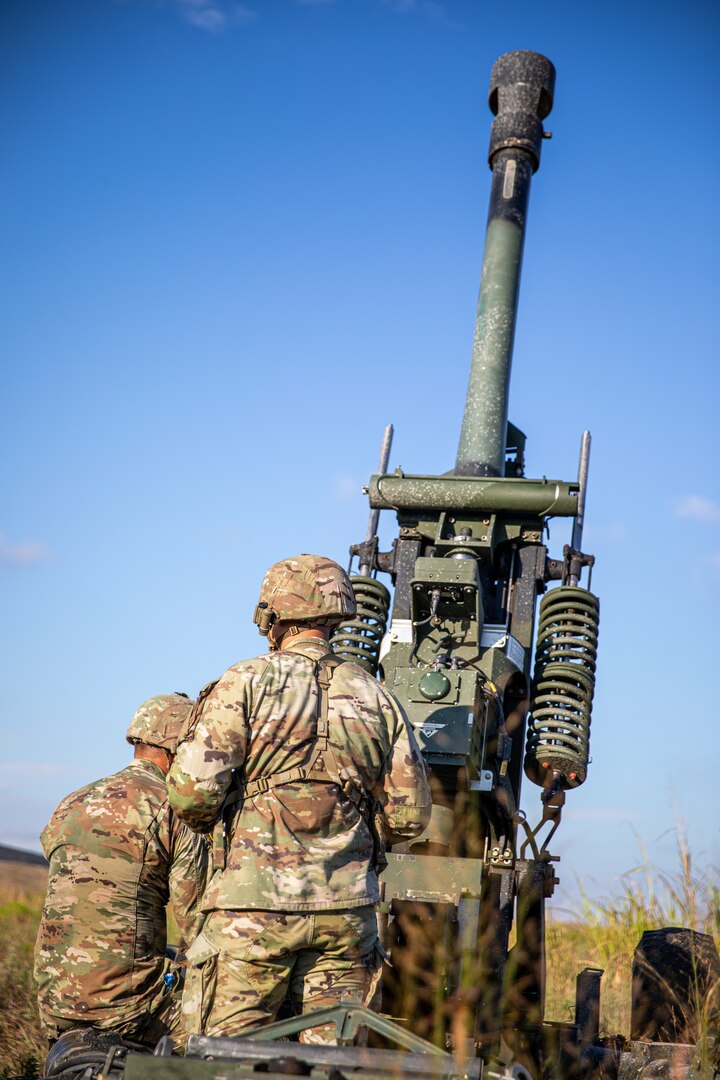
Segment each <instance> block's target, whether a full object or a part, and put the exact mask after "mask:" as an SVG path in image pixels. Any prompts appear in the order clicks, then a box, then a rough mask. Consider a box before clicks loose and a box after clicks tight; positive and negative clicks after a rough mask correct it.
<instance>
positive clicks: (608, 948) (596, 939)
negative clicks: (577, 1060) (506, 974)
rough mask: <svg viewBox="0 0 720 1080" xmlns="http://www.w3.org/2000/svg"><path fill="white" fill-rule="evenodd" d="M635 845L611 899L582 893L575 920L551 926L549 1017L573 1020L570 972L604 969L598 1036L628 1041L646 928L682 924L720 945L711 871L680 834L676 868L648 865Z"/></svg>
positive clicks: (716, 885)
mask: <svg viewBox="0 0 720 1080" xmlns="http://www.w3.org/2000/svg"><path fill="white" fill-rule="evenodd" d="M638 847H639V850H640V861H639V863H638V865H637V866H635V867H633V868H632V869H631V870H628V871H627V873H625V874H623V876H622V877H621V878H620V880H619V883H618V886H617V888H616V889H615V891H614V892H613V893H612V894H611V895H609V896H607V897H604V898H600V899H596V898H593V897H591V896H589V895H588V894H587V892H585V891H584V890H583V891H582V902H581V904H580V906H579V909H578V911H577V912H576V913H575V916H574V918H571V919H570V920H569V921H562V922H561V921H559V920H555V919H551V920H550V921H549V928H548V950H547V953H548V997H547V1007H546V1016H547V1019H550V1020H569V1019H572V1015H573V1011H574V1007H575V976H576V974H577V973H578V971H580V970H581V969H582V968H584V967H597V968H603V970H604V972H605V974H604V975H603V979H602V984H601V986H602V989H601V999H600V1023H601V1031H602V1033H604V1034H607V1035H612V1034H622V1035H625V1036H626V1037H627V1036H629V1034H630V1002H631V984H632V977H631V970H632V957H633V952H634V950H635V946H636V945H637V944H638V942H639V941H640V938H641V937H642V935H643V933H645V931H646V930H652V929H655V928H657V927H662V926H685V927H688V928H689V929H690V930H696V931H698V932H700V933H703V934H709V935H710V936H711V937H713V938H714V940H715V944H716V945H717V946H718V948H720V876H719V875H718V871H717V869H715V868H710V869H706V870H698V869H696V868H695V867H694V865H693V858H692V855H691V852H690V849H689V847H688V844H687V840H686V838H685V837H684V835H683V834H682V833H681V832H679V833H678V835H677V843H676V863H675V865H674V866H673V867H672V868H671V869H669V870H668V869H663V868H662V867H658V866H656V865H654V864H653V862H652V861H651V859H650V858H649V856H648V853H647V851H646V849H645V848H644V846H643V845H642V843H641V842H640V841H639V840H638Z"/></svg>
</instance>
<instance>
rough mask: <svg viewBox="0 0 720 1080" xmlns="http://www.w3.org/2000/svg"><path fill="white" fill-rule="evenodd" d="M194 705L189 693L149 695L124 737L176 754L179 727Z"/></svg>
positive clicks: (132, 741)
mask: <svg viewBox="0 0 720 1080" xmlns="http://www.w3.org/2000/svg"><path fill="white" fill-rule="evenodd" d="M193 704H194V702H192V701H191V700H190V698H188V697H187V695H186V694H158V695H157V697H151V698H148V700H147V701H144V702H143V703H142V705H141V706H140V708H139V709H138V710H137V712H136V713H135V715H134V716H133V718H132V720H131V721H130V727H129V728H128V729H127V733H126V735H125V738H126V739H127V741H128V742H129V743H145V745H147V746H159V747H161V748H162V749H163V750H168V751H169V752H170V753H171V754H174V753H175V748H176V746H177V744H178V738H179V735H180V730H181V728H182V726H183V724H184V723H185V721H186V720H187V718H188V717H189V715H190V713H191V711H192V707H193Z"/></svg>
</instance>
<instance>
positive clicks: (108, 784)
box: [35, 694, 207, 1046]
mask: <svg viewBox="0 0 720 1080" xmlns="http://www.w3.org/2000/svg"><path fill="white" fill-rule="evenodd" d="M192 706H193V702H192V701H189V700H188V698H187V697H186V696H185V695H184V694H161V695H160V696H158V697H154V698H150V699H149V701H146V702H145V703H144V704H143V705H141V706H140V708H139V709H138V711H137V712H136V713H135V715H134V717H133V718H132V721H131V723H130V727H129V728H128V731H127V740H128V742H130V743H134V744H135V757H134V760H133V761H132V762H131V763H130V764H129V765H127V766H126V768H124V769H122V771H121V772H119V773H115V775H114V776H109V777H106V778H105V779H104V780H97V781H96V782H95V783H94V784H89V785H88V786H87V787H84V788H81V789H80V790H79V791H76V792H74V793H73V794H72V795H68V797H67V798H66V799H63V801H62V802H61V803H60V805H59V806H58V808H57V810H56V811H55V813H54V814H53V816H52V818H51V819H50V823H49V824H48V825H47V827H46V828H45V830H44V832H43V834H42V837H41V841H42V846H43V850H44V852H45V855H46V856H47V858H48V859H49V860H50V872H49V878H48V890H47V897H46V900H45V906H44V909H43V914H42V921H41V923H40V931H39V933H38V938H37V944H36V946H35V979H36V981H37V983H38V1005H39V1009H40V1019H41V1022H42V1025H43V1028H44V1030H45V1033H46V1034H47V1036H48V1038H49V1040H50V1043H51V1044H52V1043H53V1042H54V1041H55V1040H57V1039H59V1038H60V1037H61V1036H62V1035H63V1034H64V1033H65V1032H68V1031H69V1030H71V1029H87V1028H89V1027H92V1028H96V1029H100V1030H101V1031H103V1032H109V1031H111V1032H113V1033H115V1034H118V1035H120V1036H122V1037H123V1038H126V1039H129V1040H131V1041H132V1042H136V1043H140V1044H144V1045H147V1046H153V1045H154V1044H155V1043H156V1042H157V1041H158V1039H159V1038H160V1037H161V1036H162V1035H164V1034H167V1033H170V1032H172V1031H173V1030H175V1028H176V1027H177V1024H178V1020H179V997H180V995H179V994H178V993H174V992H173V989H174V986H175V984H176V983H177V981H178V973H177V971H176V970H175V968H174V966H173V965H172V964H171V963H170V961H169V960H168V959H167V958H166V954H165V952H166V905H167V903H168V901H169V902H170V903H171V904H172V908H173V912H174V915H175V919H176V921H177V924H178V927H179V929H180V933H181V935H182V938H183V939H184V941H181V943H180V949H182V948H183V947H184V945H185V944H187V943H189V942H190V941H192V939H193V937H194V936H195V934H196V932H197V929H198V925H197V919H198V902H199V900H200V897H201V895H202V890H203V888H204V886H205V883H206V870H207V851H206V843H205V840H204V838H202V837H200V836H197V835H196V834H195V833H193V832H191V831H190V829H188V828H187V826H186V825H183V824H182V822H180V821H178V819H177V818H176V817H175V815H174V814H173V812H172V810H171V809H170V807H169V805H168V801H167V790H166V787H165V775H166V773H167V771H168V769H169V767H170V765H171V763H172V759H173V756H174V753H175V747H176V745H177V740H178V735H179V733H180V729H181V728H182V726H183V724H184V723H185V722H186V721H187V719H188V716H189V715H190V711H191V709H192Z"/></svg>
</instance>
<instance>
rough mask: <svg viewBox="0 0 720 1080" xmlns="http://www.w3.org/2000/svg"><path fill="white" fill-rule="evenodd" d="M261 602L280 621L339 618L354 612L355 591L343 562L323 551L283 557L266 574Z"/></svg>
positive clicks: (261, 588) (320, 621) (262, 586)
mask: <svg viewBox="0 0 720 1080" xmlns="http://www.w3.org/2000/svg"><path fill="white" fill-rule="evenodd" d="M259 603H260V605H261V606H263V607H264V606H267V608H268V609H269V610H270V611H272V613H273V614H274V616H275V618H276V619H277V621H278V622H293V623H296V622H315V623H322V622H330V623H332V622H340V621H341V620H342V619H344V618H345V617H346V616H353V615H354V614H355V594H354V593H353V589H352V585H351V584H350V578H349V577H348V576H347V574H346V573H345V571H344V570H343V568H342V567H341V566H338V564H337V563H336V562H333V560H332V559H326V558H325V557H324V556H323V555H296V556H294V557H293V558H291V559H281V561H280V562H277V563H275V564H274V565H273V566H271V567H270V569H269V570H268V571H267V573H266V574H265V577H264V578H263V583H262V585H261V586H260V602H259Z"/></svg>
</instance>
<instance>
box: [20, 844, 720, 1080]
mask: <svg viewBox="0 0 720 1080" xmlns="http://www.w3.org/2000/svg"><path fill="white" fill-rule="evenodd" d="M42 899H43V889H42V888H41V887H40V885H36V886H35V887H34V888H33V887H32V886H31V885H30V884H29V883H26V884H23V885H22V886H21V885H19V884H17V882H13V881H12V880H8V879H7V878H5V879H2V878H0V1080H7V1078H10V1077H23V1078H25V1080H31V1078H33V1077H35V1076H37V1075H38V1073H39V1070H40V1068H41V1067H42V1062H43V1060H44V1055H45V1043H44V1041H43V1038H42V1035H41V1032H40V1025H39V1022H38V1018H37V1012H36V1007H35V987H34V984H33V980H32V950H33V945H34V941H35V936H36V934H37V927H38V922H39V918H40V912H41V909H42ZM660 926H687V927H689V928H690V929H693V930H698V931H700V932H703V933H707V934H711V935H712V936H713V937H714V938H715V941H716V943H718V945H720V887H719V882H718V875H717V872H716V871H713V872H710V871H708V872H699V871H696V870H695V868H694V867H693V863H692V858H691V855H690V852H689V850H688V848H687V844H686V843H685V842H684V840H683V839H682V838H680V840H679V842H678V855H677V866H675V867H674V868H672V869H671V870H669V871H666V870H663V869H660V868H657V867H654V866H653V865H652V863H651V862H650V860H649V859H648V858H647V856H646V855H643V858H642V860H641V863H640V864H639V865H638V866H636V867H634V868H633V869H632V870H630V871H628V872H627V873H626V874H625V875H624V876H623V877H622V878H621V879H620V883H619V885H618V888H617V889H616V890H615V891H614V892H613V893H612V894H611V895H610V896H609V897H606V898H600V899H595V898H592V897H590V896H589V895H587V894H586V895H584V897H583V901H582V904H581V905H580V906H579V909H578V911H577V912H575V913H574V914H573V917H572V918H571V919H570V921H559V920H554V919H552V918H551V919H550V921H549V926H548V949H547V958H548V995H547V1006H546V1017H547V1019H549V1020H571V1019H572V1018H573V1012H574V1006H575V976H576V975H577V973H578V972H579V971H580V970H581V969H582V968H583V967H601V968H604V970H605V975H604V977H603V981H602V996H601V1027H602V1031H603V1032H604V1033H605V1034H623V1035H625V1036H629V1034H630V993H631V965H632V956H633V951H634V949H635V946H636V945H637V943H638V941H639V939H640V937H641V935H642V934H643V932H644V931H645V930H649V929H653V928H656V927H660Z"/></svg>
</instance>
